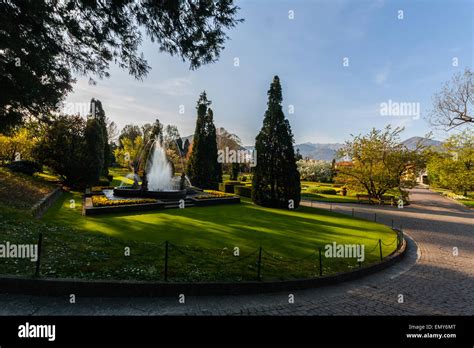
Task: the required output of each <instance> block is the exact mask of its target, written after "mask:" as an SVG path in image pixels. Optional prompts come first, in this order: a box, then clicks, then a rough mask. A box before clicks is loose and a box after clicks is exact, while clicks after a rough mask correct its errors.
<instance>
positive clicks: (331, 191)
mask: <svg viewBox="0 0 474 348" xmlns="http://www.w3.org/2000/svg"><path fill="white" fill-rule="evenodd" d="M307 192H309V193H319V194H323V195H337V191H336V190H335V189H333V188H328V187H314V186H313V187H310V188H308V190H307Z"/></svg>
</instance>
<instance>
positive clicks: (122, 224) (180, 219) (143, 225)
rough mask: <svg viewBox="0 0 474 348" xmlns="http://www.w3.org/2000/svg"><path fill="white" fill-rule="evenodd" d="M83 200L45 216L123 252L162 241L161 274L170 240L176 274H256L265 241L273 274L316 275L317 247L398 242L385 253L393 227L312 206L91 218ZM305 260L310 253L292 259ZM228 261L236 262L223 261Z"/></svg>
mask: <svg viewBox="0 0 474 348" xmlns="http://www.w3.org/2000/svg"><path fill="white" fill-rule="evenodd" d="M71 199H74V200H75V202H76V205H75V208H70V202H71ZM80 202H81V197H80V195H79V194H78V193H69V194H67V195H65V196H64V197H63V198H62V200H61V201H58V202H57V203H56V204H55V205H54V206H53V207H52V208H51V209H50V210H49V211H48V212H47V214H46V215H45V216H44V218H43V221H45V222H47V223H49V224H56V225H59V226H68V227H72V228H74V230H76V231H78V232H77V233H80V234H83V235H87V236H89V239H90V238H92V237H93V236H94V235H97V234H98V235H102V236H110V237H114V239H115V240H116V241H117V242H118V241H120V242H118V244H119V245H121V247H116V248H118V250H115V253H119V252H120V251H121V250H122V249H123V247H124V246H125V245H128V244H129V243H130V242H133V243H140V242H143V243H146V245H148V246H149V245H150V243H152V244H153V245H155V248H156V250H155V251H154V252H153V254H154V256H152V259H153V260H154V262H153V263H152V264H153V265H155V266H154V267H155V268H156V270H157V274H152V275H151V277H155V278H154V279H156V278H159V277H160V274H161V273H160V272H161V269H162V263H163V261H162V260H163V254H164V242H165V241H169V242H170V243H171V244H172V245H173V246H172V247H171V249H170V260H171V261H170V274H171V277H172V278H173V279H175V280H218V279H220V280H222V279H225V280H242V279H247V280H251V279H253V278H254V277H255V272H256V259H257V250H258V248H259V246H262V248H263V250H264V254H263V255H264V256H263V260H262V263H264V265H265V267H263V266H262V267H263V268H262V274H263V276H264V277H265V278H267V279H275V278H278V279H280V278H281V279H283V278H285V279H286V278H296V277H310V276H315V275H316V274H318V273H319V268H318V267H319V266H318V260H317V253H315V252H316V251H317V250H318V248H323V250H324V246H325V245H326V244H330V243H332V242H336V243H338V244H364V245H365V248H366V249H365V251H366V261H365V262H368V263H370V262H374V261H377V260H378V259H379V249H378V247H377V243H378V240H379V239H382V241H383V243H385V244H390V246H387V247H385V246H384V247H383V254H384V256H386V255H388V254H390V253H391V252H392V251H393V250H394V249H395V246H396V243H393V241H394V240H395V239H396V236H395V234H394V233H393V232H392V231H391V230H390V229H389V228H387V227H385V226H382V225H379V224H376V223H372V222H368V221H365V220H360V219H357V218H351V217H348V216H344V215H339V214H336V213H331V212H327V211H323V210H317V209H312V208H307V207H300V208H299V209H298V210H295V211H288V210H276V209H269V208H264V207H259V206H255V205H253V204H252V203H251V202H250V200H247V199H242V203H241V204H239V205H223V206H213V207H200V208H196V207H192V208H189V209H170V210H163V211H156V212H146V213H141V214H121V215H101V216H91V217H84V216H81V215H80V210H81V206H80ZM71 233H73V232H71ZM61 238H64V237H61ZM67 244H68V245H70V243H67ZM235 247H238V248H239V250H240V255H241V256H240V258H237V257H234V256H233V251H234V248H235ZM138 249H139V251H138V253H139V254H140V255H143V253H142V252H141V251H140V250H141V248H140V247H138ZM135 253H137V251H135ZM147 257H150V256H149V255H147ZM241 259H242V262H240V261H239V260H241ZM301 259H304V260H302V261H297V262H292V260H301ZM225 263H230V264H229V265H227V266H226V267H222V265H223V264H225ZM356 265H357V262H356V261H355V259H350V260H347V259H344V260H343V259H325V260H324V262H323V267H324V273H334V272H339V271H345V270H348V269H350V268H353V267H355V266H356ZM96 274H99V273H97V271H96ZM114 274H116V273H114ZM121 276H122V277H123V276H125V277H128V276H130V275H127V274H126V273H122V274H121ZM139 278H140V279H141V278H143V275H142V276H140V277H139ZM145 279H148V278H147V277H146V276H145Z"/></svg>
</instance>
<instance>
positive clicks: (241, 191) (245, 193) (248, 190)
mask: <svg viewBox="0 0 474 348" xmlns="http://www.w3.org/2000/svg"><path fill="white" fill-rule="evenodd" d="M234 193H235V194H236V195H239V196H241V197H248V198H252V187H249V186H234Z"/></svg>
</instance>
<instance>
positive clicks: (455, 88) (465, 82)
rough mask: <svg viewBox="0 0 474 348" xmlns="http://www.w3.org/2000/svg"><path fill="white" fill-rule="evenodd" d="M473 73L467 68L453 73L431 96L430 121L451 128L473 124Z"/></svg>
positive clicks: (436, 125)
mask: <svg viewBox="0 0 474 348" xmlns="http://www.w3.org/2000/svg"><path fill="white" fill-rule="evenodd" d="M473 80H474V74H473V73H472V71H470V70H469V69H466V70H465V71H464V73H458V74H456V75H454V77H453V78H452V80H451V81H450V82H447V83H446V84H445V85H444V86H443V89H442V90H441V91H440V92H438V93H436V94H435V96H434V98H433V110H432V111H431V114H430V122H431V124H432V125H434V126H435V127H439V128H443V129H445V130H451V129H454V128H456V127H460V126H467V125H474V81H473Z"/></svg>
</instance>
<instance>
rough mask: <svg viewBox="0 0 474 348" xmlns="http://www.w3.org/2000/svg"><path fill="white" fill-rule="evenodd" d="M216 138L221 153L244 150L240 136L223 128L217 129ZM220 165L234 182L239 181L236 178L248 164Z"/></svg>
mask: <svg viewBox="0 0 474 348" xmlns="http://www.w3.org/2000/svg"><path fill="white" fill-rule="evenodd" d="M216 137H217V149H218V150H220V151H226V148H227V149H229V150H235V151H238V150H241V149H242V140H241V139H240V138H239V136H238V135H236V134H234V133H230V132H229V131H227V130H226V129H225V128H223V127H220V128H217V129H216ZM220 165H221V167H222V171H223V172H224V173H228V174H230V175H231V178H232V180H237V179H236V177H237V176H238V175H239V171H240V170H241V169H243V168H244V167H246V164H241V163H220ZM236 173H237V174H236Z"/></svg>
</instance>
